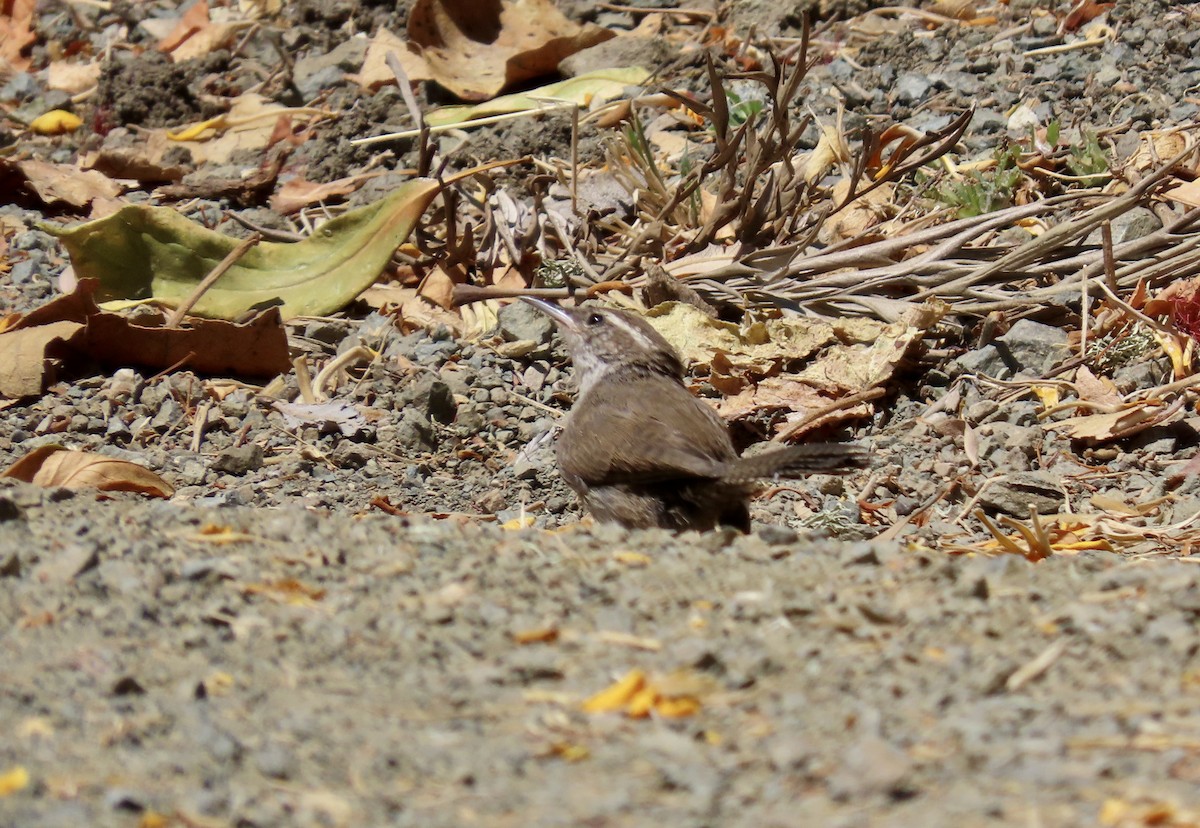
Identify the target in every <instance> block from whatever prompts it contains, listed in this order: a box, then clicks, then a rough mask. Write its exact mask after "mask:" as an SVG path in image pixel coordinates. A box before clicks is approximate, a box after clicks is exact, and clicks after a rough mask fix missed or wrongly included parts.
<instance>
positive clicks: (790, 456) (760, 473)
mask: <svg viewBox="0 0 1200 828" xmlns="http://www.w3.org/2000/svg"><path fill="white" fill-rule="evenodd" d="M869 459H870V456H869V454H868V453H867V450H866V449H865V448H863V447H862V446H858V445H854V444H852V443H809V444H807V445H803V446H789V447H788V448H783V449H777V450H776V451H768V452H765V453H763V454H758V455H755V456H753V457H742V458H739V459H737V460H734V461H732V462H730V463H729V464H728V466H727V467H726V471H725V473H724V474H723V475H722V477H724V478H725V479H726V480H729V481H731V482H741V481H746V482H749V481H752V480H766V479H769V478H772V477H804V476H805V475H807V474H815V473H821V474H841V473H843V472H847V471H850V470H851V469H859V468H863V467H864V466H866V465H867V464H868V460H869Z"/></svg>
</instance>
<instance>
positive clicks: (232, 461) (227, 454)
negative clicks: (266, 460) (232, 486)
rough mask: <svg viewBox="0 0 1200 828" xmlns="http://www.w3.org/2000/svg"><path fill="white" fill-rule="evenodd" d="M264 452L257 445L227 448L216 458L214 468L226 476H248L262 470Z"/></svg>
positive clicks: (250, 444)
mask: <svg viewBox="0 0 1200 828" xmlns="http://www.w3.org/2000/svg"><path fill="white" fill-rule="evenodd" d="M262 464H263V450H262V446H260V445H258V444H257V443H248V444H246V445H244V446H235V447H233V448H227V449H225V450H224V451H223V452H221V453H220V454H218V455H217V456H216V458H215V459H214V460H213V463H212V467H213V469H214V470H215V471H219V472H224V473H225V474H238V475H241V474H247V473H248V472H252V471H257V470H258V469H260V468H262Z"/></svg>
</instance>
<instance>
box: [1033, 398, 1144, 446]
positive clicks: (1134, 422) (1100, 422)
mask: <svg viewBox="0 0 1200 828" xmlns="http://www.w3.org/2000/svg"><path fill="white" fill-rule="evenodd" d="M1162 416H1163V410H1162V409H1161V408H1160V407H1158V406H1151V405H1147V404H1141V405H1137V406H1134V407H1131V408H1126V409H1124V410H1122V411H1110V412H1107V413H1105V414H1086V415H1084V416H1081V417H1069V418H1067V419H1065V420H1059V421H1058V422H1056V423H1050V424H1049V425H1047V426H1046V428H1049V429H1053V430H1055V431H1065V432H1067V433H1068V434H1069V435H1070V436H1071V438H1072V439H1075V440H1094V441H1097V442H1103V441H1105V440H1111V439H1113V438H1114V437H1118V436H1121V435H1123V434H1124V433H1125V432H1128V431H1129V430H1130V429H1132V428H1137V427H1142V428H1147V427H1149V426H1151V425H1156V424H1157V423H1158V420H1159V418H1161V417H1162Z"/></svg>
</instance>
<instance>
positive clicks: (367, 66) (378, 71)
mask: <svg viewBox="0 0 1200 828" xmlns="http://www.w3.org/2000/svg"><path fill="white" fill-rule="evenodd" d="M389 54H392V55H395V56H396V58H397V60H399V61H400V65H401V66H402V67H403V68H404V74H406V75H408V79H409V81H411V82H412V83H417V82H418V81H427V80H432V79H433V76H432V75H430V73H429V67H428V66H427V65H426V63H425V60H424V58H422V57H421V49H420V47H418V46H417V45H416V44H414V43H411V42H409V41H406V40H402V39H400V38H399V37H398V36H396V35H395V34H392V33H391V32H390V31H388V30H387V29H380V30H379V31H378V32H376V33H375V36H374V37H373V38H371V42H370V43H369V44H367V54H366V56H365V57H364V58H363V65H362V68H361V69H360V70H359V71H358V74H353V75H346V79H347V80H350V81H352V82H354V83H357V84H358V85H359V86H361V87H363V88H364V89H371V90H375V89H379V88H380V87H383V86H388V85H391V84H395V83H396V73H395V72H393V71H392V68H391V67H390V66H388V64H387V58H388V55H389Z"/></svg>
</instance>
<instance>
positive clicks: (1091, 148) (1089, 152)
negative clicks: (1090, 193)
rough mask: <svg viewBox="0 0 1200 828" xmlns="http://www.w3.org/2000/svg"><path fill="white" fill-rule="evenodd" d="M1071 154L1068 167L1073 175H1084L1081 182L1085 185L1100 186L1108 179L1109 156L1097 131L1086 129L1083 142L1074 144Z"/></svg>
mask: <svg viewBox="0 0 1200 828" xmlns="http://www.w3.org/2000/svg"><path fill="white" fill-rule="evenodd" d="M1070 154H1071V155H1070V158H1068V159H1067V169H1068V170H1070V171H1071V173H1072V174H1073V175H1078V176H1081V177H1083V180H1082V181H1081V182H1080V183H1081V184H1083V186H1085V187H1098V186H1100V185H1101V184H1103V183H1104V182H1105V181H1107V180H1108V172H1109V163H1108V156H1107V155H1105V154H1104V148H1103V147H1101V146H1100V139H1099V138H1098V137H1097V136H1096V133H1094V132H1091V131H1085V132H1084V133H1083V143H1081V144H1075V145H1074V146H1072V147H1071V149H1070Z"/></svg>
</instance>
